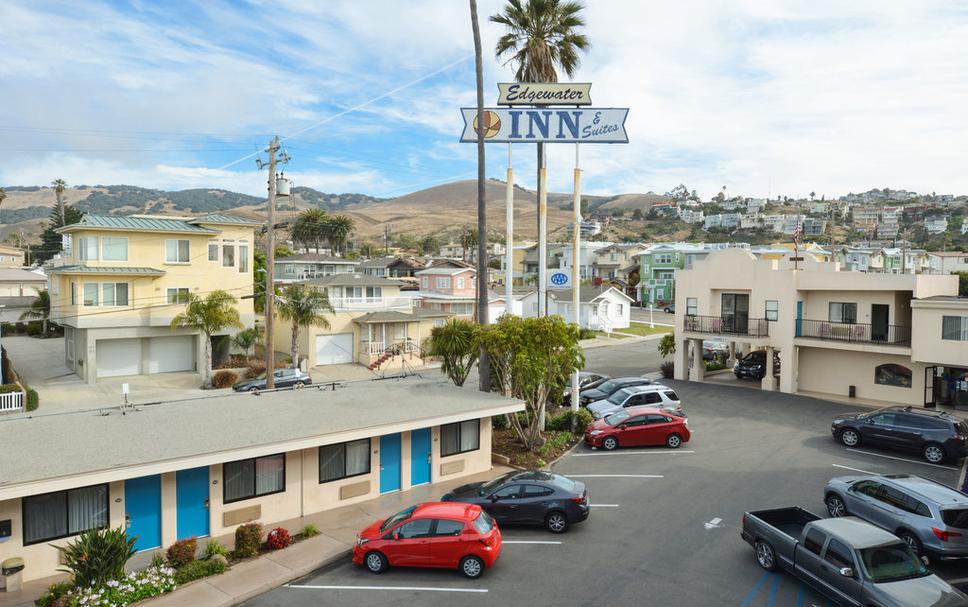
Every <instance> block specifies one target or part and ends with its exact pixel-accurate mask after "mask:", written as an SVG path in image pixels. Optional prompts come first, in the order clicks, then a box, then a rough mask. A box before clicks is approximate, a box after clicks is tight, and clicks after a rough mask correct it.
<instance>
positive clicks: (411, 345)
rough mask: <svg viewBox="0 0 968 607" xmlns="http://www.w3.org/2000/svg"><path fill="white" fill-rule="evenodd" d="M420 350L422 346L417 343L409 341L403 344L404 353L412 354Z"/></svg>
mask: <svg viewBox="0 0 968 607" xmlns="http://www.w3.org/2000/svg"><path fill="white" fill-rule="evenodd" d="M418 350H420V346H418V345H417V342H415V341H412V340H409V339H408V340H407V341H405V342H403V351H404V352H406V353H407V354H409V353H411V352H417V351H418Z"/></svg>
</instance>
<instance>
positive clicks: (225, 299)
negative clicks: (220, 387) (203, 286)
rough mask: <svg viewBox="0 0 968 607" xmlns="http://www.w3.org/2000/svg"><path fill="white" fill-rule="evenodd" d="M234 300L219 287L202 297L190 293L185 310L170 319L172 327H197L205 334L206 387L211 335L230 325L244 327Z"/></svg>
mask: <svg viewBox="0 0 968 607" xmlns="http://www.w3.org/2000/svg"><path fill="white" fill-rule="evenodd" d="M236 302H238V300H237V299H236V298H235V297H233V296H232V295H230V294H229V293H227V292H226V291H222V290H221V289H220V290H217V291H212V292H211V293H209V294H208V296H207V297H205V298H204V299H202V298H201V297H199V296H198V295H195V294H194V293H191V294H189V296H188V304H186V306H185V311H184V312H182V313H181V314H178V315H177V316H175V318H173V319H171V328H172V329H178V328H185V329H197V330H199V331H201V332H202V333H203V334H204V335H205V383H204V386H205V387H206V388H209V387H211V386H212V335H214V334H215V333H218V332H219V331H222V330H223V329H228V328H230V327H235V328H239V329H242V328H244V325H243V324H242V321H241V320H240V319H239V311H238V310H237V309H236V308H235V304H236Z"/></svg>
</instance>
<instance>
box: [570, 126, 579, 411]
mask: <svg viewBox="0 0 968 607" xmlns="http://www.w3.org/2000/svg"><path fill="white" fill-rule="evenodd" d="M579 145H580V144H578V143H576V144H575V200H574V207H575V208H574V213H575V224H574V229H573V230H572V242H571V248H572V255H571V307H572V309H573V310H574V311H575V316H574V318H575V325H576V326H577V327H578V329H579V330H580V329H581V293H580V292H581V271H580V268H581V168H579V166H580V165H579V162H578V146H579ZM571 410H572V412H573V413H574V412H577V411H578V369H575V371H574V373H572V374H571Z"/></svg>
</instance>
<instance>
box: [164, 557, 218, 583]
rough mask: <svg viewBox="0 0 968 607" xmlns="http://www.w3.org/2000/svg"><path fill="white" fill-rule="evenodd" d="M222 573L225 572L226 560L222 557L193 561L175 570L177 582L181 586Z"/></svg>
mask: <svg viewBox="0 0 968 607" xmlns="http://www.w3.org/2000/svg"><path fill="white" fill-rule="evenodd" d="M220 573H225V561H223V560H222V559H213V560H208V561H192V562H191V563H188V564H186V565H185V566H184V567H180V568H178V570H176V571H175V583H176V584H178V585H179V586H181V585H183V584H187V583H188V582H192V581H194V580H200V579H202V578H203V577H208V576H210V575H218V574H220Z"/></svg>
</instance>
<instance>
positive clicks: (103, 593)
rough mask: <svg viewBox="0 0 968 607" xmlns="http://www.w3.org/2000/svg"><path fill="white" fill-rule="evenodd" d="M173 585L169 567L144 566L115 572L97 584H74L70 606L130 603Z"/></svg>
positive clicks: (172, 588) (173, 586)
mask: <svg viewBox="0 0 968 607" xmlns="http://www.w3.org/2000/svg"><path fill="white" fill-rule="evenodd" d="M174 589H175V570H174V569H172V568H171V567H148V568H147V569H143V570H141V571H135V572H133V573H129V574H128V575H121V576H118V578H117V579H113V580H108V581H107V582H105V583H103V584H98V585H97V586H86V587H84V588H78V589H77V590H76V591H75V593H74V594H72V596H71V599H72V600H71V602H70V603H69V604H70V605H71V606H72V607H73V606H74V605H83V606H84V607H114V606H116V605H130V604H131V603H137V602H138V601H142V600H144V599H148V598H151V597H153V596H158V595H159V594H164V593H166V592H171V591H172V590H174Z"/></svg>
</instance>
